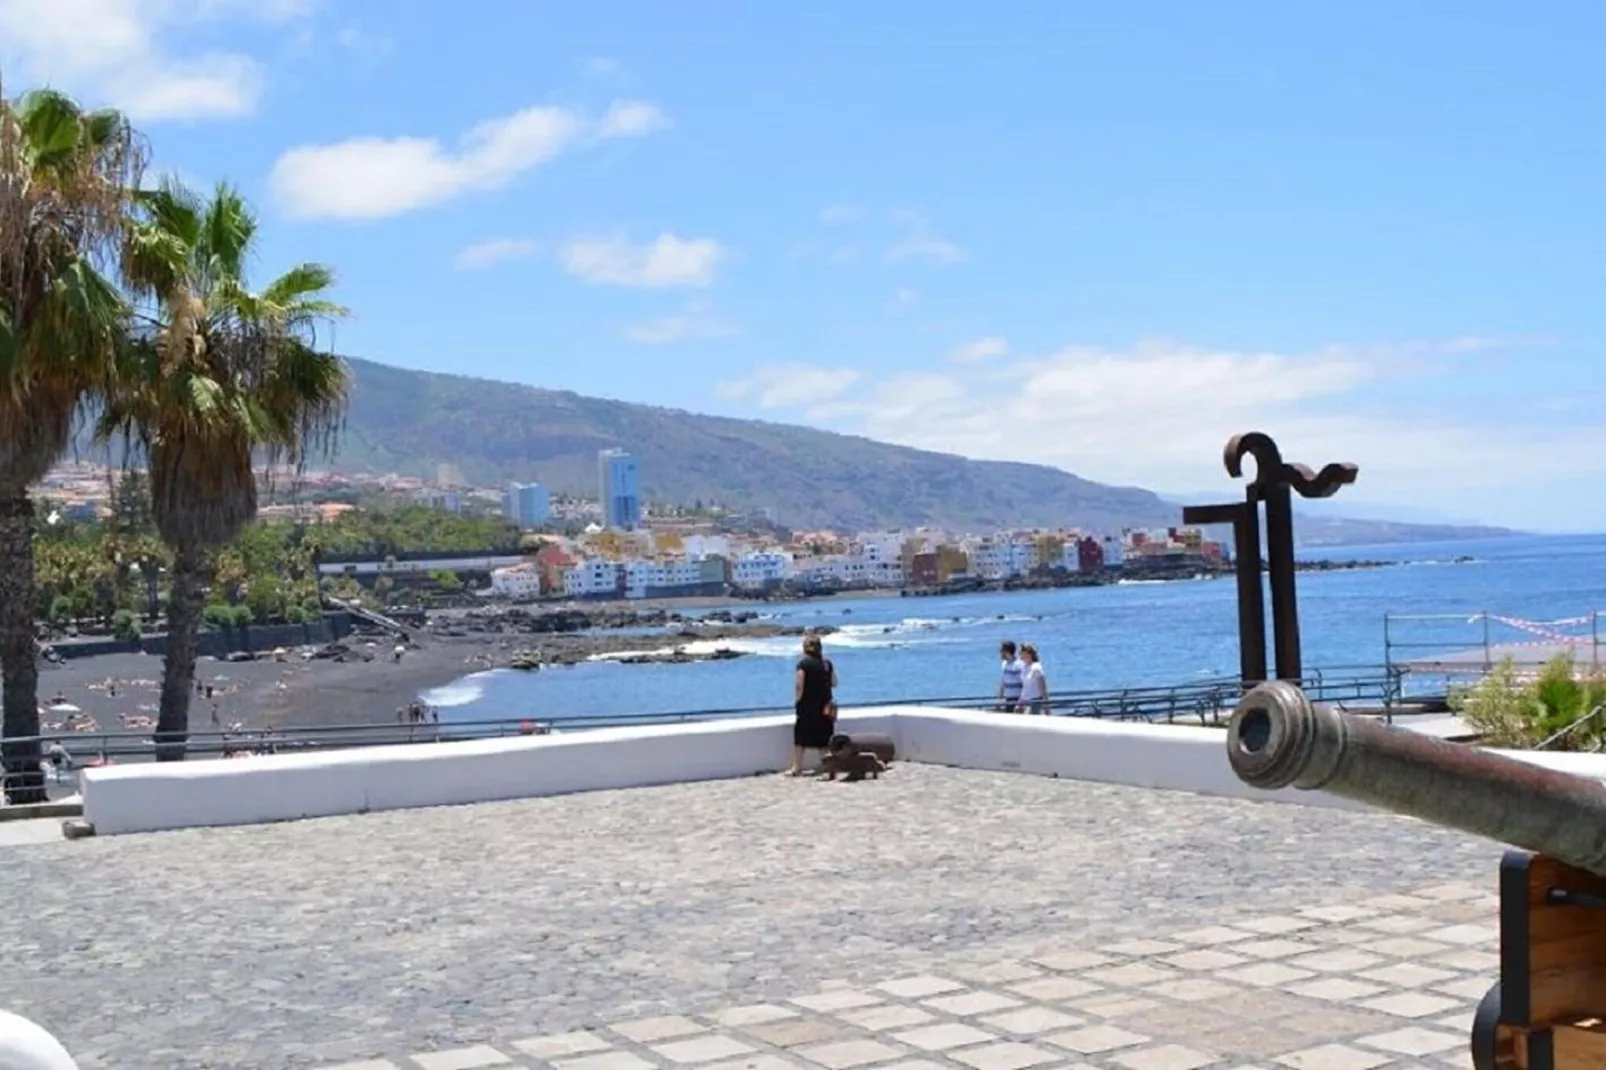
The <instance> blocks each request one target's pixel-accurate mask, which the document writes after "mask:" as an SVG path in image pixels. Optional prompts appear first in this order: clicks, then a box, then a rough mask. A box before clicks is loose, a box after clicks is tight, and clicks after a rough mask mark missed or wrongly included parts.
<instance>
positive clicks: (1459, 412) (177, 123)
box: [0, 0, 1606, 530]
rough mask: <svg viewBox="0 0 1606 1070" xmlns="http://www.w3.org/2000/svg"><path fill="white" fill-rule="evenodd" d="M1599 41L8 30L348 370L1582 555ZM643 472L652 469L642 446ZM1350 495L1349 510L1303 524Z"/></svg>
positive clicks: (10, 7) (190, 17) (26, 10)
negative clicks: (284, 276) (1492, 537)
mask: <svg viewBox="0 0 1606 1070" xmlns="http://www.w3.org/2000/svg"><path fill="white" fill-rule="evenodd" d="M1603 38H1606V8H1603V7H1601V6H1599V5H1593V4H1584V3H1571V4H1570V3H1559V2H1558V3H1550V4H1545V5H1518V4H1515V3H1508V4H1492V3H1477V2H1470V0H1469V2H1461V3H1455V4H1450V3H1439V2H1425V0H1424V2H1417V3H1410V4H1399V3H1370V2H1349V3H1301V4H1290V3H1219V4H1185V3H1151V4H1143V5H1128V4H1087V3H1069V2H1063V3H1048V2H1043V3H1037V2H1024V0H1023V2H1018V3H1012V4H976V3H957V2H934V0H923V2H920V3H914V2H905V0H878V2H876V3H868V4H867V3H846V2H836V0H831V2H820V3H815V4H809V5H797V4H778V3H777V4H772V3H763V2H759V0H753V2H749V3H737V2H734V0H727V2H721V3H715V2H710V0H682V2H677V3H674V4H665V3H661V2H649V0H643V2H636V3H613V2H606V0H597V2H594V3H590V4H556V3H547V2H541V0H459V2H457V3H453V4H450V5H447V4H439V3H428V2H425V0H391V2H381V0H368V2H364V3H357V2H355V0H0V64H4V66H3V68H0V70H3V73H4V74H5V77H6V79H7V84H6V89H7V91H8V92H12V91H14V90H15V89H17V88H19V87H20V86H21V85H23V84H30V83H37V82H40V81H49V82H51V83H53V84H56V85H58V86H59V87H61V88H64V89H68V90H70V91H72V92H74V93H77V94H79V95H81V96H83V97H85V98H86V99H88V100H91V101H95V102H110V103H114V104H117V105H119V106H122V107H124V108H126V109H128V110H129V111H130V112H131V113H133V114H134V115H135V116H136V117H138V119H139V120H140V123H141V125H142V126H143V128H144V129H145V130H146V131H147V132H148V134H149V137H150V139H151V142H152V146H153V150H154V153H155V156H156V159H157V162H158V164H159V166H161V167H163V168H167V169H172V170H176V171H177V172H178V173H179V174H180V175H181V176H183V177H185V178H186V179H188V180H190V181H192V182H197V183H210V182H212V181H214V180H216V179H218V178H222V177H227V178H229V179H231V180H234V181H236V182H238V183H239V184H240V185H241V186H243V188H244V189H245V190H246V192H247V193H248V195H249V196H250V197H251V198H252V199H253V201H254V202H255V203H256V204H257V205H258V206H259V208H260V210H261V213H262V216H263V220H264V229H265V241H264V246H263V263H262V265H261V268H262V272H263V274H264V276H265V275H266V274H267V273H268V272H270V271H273V270H276V269H279V268H282V267H283V266H287V265H288V264H289V263H291V262H293V261H295V260H303V259H316V260H324V261H327V262H329V263H331V264H333V265H335V266H336V267H337V268H338V269H339V271H340V275H341V287H340V297H341V298H342V300H344V301H345V302H346V303H347V304H349V305H350V306H351V307H352V308H353V310H354V311H355V313H356V315H355V318H354V319H353V320H352V321H351V322H349V323H347V324H344V325H342V326H341V328H340V330H339V334H338V347H339V348H340V349H341V350H342V351H343V352H348V353H351V354H354V355H360V356H364V357H369V358H372V359H375V360H381V361H385V362H389V363H394V364H400V365H405V366H409V367H416V368H428V369H435V370H441V371H452V372H462V373H468V374H474V375H482V376H486V377H493V378H500V379H512V380H518V381H521V382H526V383H532V384H536V385H540V386H550V387H558V388H565V389H573V390H577V391H581V392H584V393H589V394H600V395H604V396H609V397H619V398H625V399H628V400H633V401H644V402H651V403H655V404H662V405H668V406H673V407H679V408H686V409H694V410H699V411H708V412H718V413H725V414H729V415H736V416H750V417H758V418H763V419H772V420H781V421H786V422H798V423H808V424H813V425H816V426H820V427H826V428H830V429H833V430H841V431H848V432H852V433H861V434H867V435H871V436H873V437H876V438H883V439H887V440H891V441H897V442H904V443H908V444H911V445H916V446H921V447H927V448H932V449H942V450H949V451H953V452H958V453H963V454H966V455H969V456H975V457H986V458H1000V459H1011V460H1024V461H1035V462H1042V463H1047V464H1054V465H1058V466H1060V467H1063V468H1066V469H1068V470H1070V471H1074V472H1077V473H1078V474H1081V475H1084V476H1087V477H1089V478H1093V479H1099V480H1102V481H1106V482H1120V483H1133V484H1139V485H1143V486H1148V487H1152V488H1155V489H1158V490H1161V491H1174V492H1197V491H1202V490H1210V489H1212V488H1217V487H1219V488H1222V489H1224V490H1225V488H1226V487H1227V486H1228V480H1227V477H1226V475H1225V473H1224V472H1223V471H1222V469H1221V466H1220V460H1219V451H1220V447H1221V444H1222V442H1223V441H1224V440H1225V439H1226V438H1227V436H1229V435H1230V434H1232V433H1234V432H1238V431H1244V430H1253V429H1260V430H1265V431H1269V432H1271V433H1272V434H1274V435H1276V436H1277V437H1278V438H1279V439H1280V440H1281V441H1282V443H1283V445H1284V447H1285V450H1286V452H1287V453H1288V454H1289V455H1290V457H1291V458H1293V459H1297V460H1302V461H1306V462H1308V463H1311V464H1315V465H1319V464H1321V463H1323V462H1326V461H1330V460H1349V461H1354V462H1356V463H1357V464H1359V465H1360V468H1361V477H1360V481H1359V483H1358V484H1357V486H1356V487H1354V488H1352V489H1350V490H1346V491H1345V495H1346V496H1350V495H1353V497H1354V498H1355V499H1356V501H1357V502H1365V503H1368V505H1373V504H1382V505H1384V506H1387V507H1392V508H1396V509H1401V510H1412V511H1414V513H1413V515H1421V514H1422V513H1423V512H1424V511H1425V512H1426V513H1429V514H1442V515H1450V516H1456V517H1471V518H1477V519H1482V520H1486V521H1491V522H1499V523H1508V524H1512V525H1515V526H1520V527H1524V528H1527V529H1530V530H1532V529H1546V530H1606V492H1603V491H1606V367H1603V364H1602V360H1601V351H1602V343H1603V341H1606V313H1603V309H1606V302H1603V300H1602V295H1601V290H1602V288H1603V285H1606V225H1603V223H1606V211H1603V209H1602V207H1601V205H1602V195H1603V190H1606V179H1603V177H1602V176H1603V175H1606V132H1603V128H1602V124H1601V121H1600V116H1601V114H1602V111H1603V105H1606V75H1603V74H1602V73H1601V71H1600V65H1599V62H1598V44H1599V42H1600V41H1601V40H1602V39H1603ZM645 462H646V463H647V464H650V463H651V458H646V459H645ZM1335 504H1336V503H1335Z"/></svg>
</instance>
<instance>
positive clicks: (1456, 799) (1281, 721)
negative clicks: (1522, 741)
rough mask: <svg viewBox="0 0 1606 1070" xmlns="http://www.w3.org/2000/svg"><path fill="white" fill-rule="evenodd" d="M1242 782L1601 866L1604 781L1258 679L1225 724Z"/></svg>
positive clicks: (1604, 865)
mask: <svg viewBox="0 0 1606 1070" xmlns="http://www.w3.org/2000/svg"><path fill="white" fill-rule="evenodd" d="M1227 759H1228V761H1229V762H1231V764H1232V769H1233V772H1234V773H1236V774H1237V775H1238V778H1239V779H1240V780H1242V781H1243V782H1244V783H1246V784H1248V785H1250V786H1252V787H1256V788H1265V789H1267V790H1275V789H1278V788H1287V787H1294V788H1300V789H1303V790H1307V791H1325V792H1328V793H1329V794H1332V795H1339V796H1342V797H1344V798H1347V799H1353V800H1355V801H1357V802H1362V803H1366V804H1368V805H1371V806H1376V807H1379V808H1381V809H1384V810H1389V811H1391V812H1393V813H1396V814H1404V815H1406V816H1409V817H1416V818H1421V819H1422V820H1424V821H1428V822H1431V823H1433V824H1435V825H1442V826H1444V827H1445V828H1451V829H1457V830H1459V831H1462V832H1470V833H1473V834H1475V835H1478V836H1487V837H1488V838H1490V839H1492V840H1497V841H1499V842H1501V843H1507V844H1510V845H1512V846H1514V847H1521V848H1524V849H1526V850H1529V851H1534V852H1536V853H1539V854H1544V855H1549V856H1550V857H1551V858H1554V859H1557V860H1558V861H1561V862H1565V863H1567V864H1568V865H1571V866H1575V867H1577V868H1578V869H1583V870H1587V871H1589V872H1591V873H1596V874H1601V875H1606V785H1603V784H1602V783H1601V782H1600V781H1597V780H1591V779H1588V778H1585V777H1579V776H1573V775H1570V774H1568V773H1559V772H1556V771H1554V770H1551V769H1545V768H1543V767H1542V766H1538V765H1534V764H1532V763H1530V762H1525V761H1519V760H1518V759H1516V758H1511V757H1507V756H1506V755H1503V754H1499V753H1496V752H1494V751H1489V750H1485V749H1483V748H1480V747H1474V746H1469V745H1467V744H1462V743H1450V742H1448V741H1446V740H1442V739H1435V738H1433V737H1432V736H1427V735H1423V734H1422V733H1419V732H1411V731H1408V730H1406V729H1403V728H1394V727H1391V726H1389V725H1385V724H1383V723H1381V722H1380V721H1376V720H1374V719H1372V718H1369V717H1358V716H1354V715H1351V714H1343V713H1340V712H1338V711H1337V710H1334V709H1332V708H1331V707H1328V706H1318V705H1313V704H1312V703H1311V701H1310V700H1309V699H1308V698H1307V697H1306V696H1305V693H1304V692H1303V691H1301V690H1300V689H1299V688H1298V687H1296V686H1294V685H1293V684H1291V683H1288V682H1286V681H1282V680H1273V681H1270V682H1268V683H1264V684H1260V685H1259V686H1257V687H1255V688H1254V689H1253V690H1251V691H1250V692H1249V693H1247V694H1246V695H1244V697H1243V698H1242V699H1241V700H1240V701H1239V703H1238V707H1237V709H1235V710H1234V711H1233V715H1232V720H1231V722H1230V723H1229V724H1228V725H1227Z"/></svg>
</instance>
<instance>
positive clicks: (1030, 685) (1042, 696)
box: [1020, 643, 1048, 713]
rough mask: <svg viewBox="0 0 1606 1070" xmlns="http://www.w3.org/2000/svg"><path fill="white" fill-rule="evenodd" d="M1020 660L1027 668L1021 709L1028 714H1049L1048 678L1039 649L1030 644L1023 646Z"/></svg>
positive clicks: (1023, 675)
mask: <svg viewBox="0 0 1606 1070" xmlns="http://www.w3.org/2000/svg"><path fill="white" fill-rule="evenodd" d="M1020 659H1021V663H1022V664H1023V665H1024V666H1025V670H1024V671H1023V672H1022V673H1021V681H1020V701H1021V708H1022V709H1024V710H1025V712H1027V713H1047V712H1048V677H1047V676H1045V675H1044V674H1043V663H1042V661H1040V660H1039V659H1038V657H1037V648H1036V647H1035V646H1033V645H1032V644H1030V643H1027V644H1026V645H1024V646H1022V647H1021V648H1020Z"/></svg>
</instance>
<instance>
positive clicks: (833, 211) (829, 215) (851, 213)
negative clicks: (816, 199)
mask: <svg viewBox="0 0 1606 1070" xmlns="http://www.w3.org/2000/svg"><path fill="white" fill-rule="evenodd" d="M819 214H820V222H822V223H830V224H833V225H835V224H840V223H853V222H857V221H858V220H860V219H863V218H864V209H863V208H860V207H859V206H858V205H856V204H828V205H826V206H825V207H824V208H821V209H820V213H819Z"/></svg>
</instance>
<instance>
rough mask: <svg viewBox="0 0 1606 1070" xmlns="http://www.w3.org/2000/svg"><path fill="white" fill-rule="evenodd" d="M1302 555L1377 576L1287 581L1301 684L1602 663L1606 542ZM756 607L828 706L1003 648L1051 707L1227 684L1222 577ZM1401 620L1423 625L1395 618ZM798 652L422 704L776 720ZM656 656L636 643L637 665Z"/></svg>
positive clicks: (891, 689) (1233, 639) (464, 685)
mask: <svg viewBox="0 0 1606 1070" xmlns="http://www.w3.org/2000/svg"><path fill="white" fill-rule="evenodd" d="M1304 556H1307V557H1311V558H1325V559H1328V560H1357V561H1388V562H1393V564H1391V565H1389V566H1387V567H1384V568H1376V569H1355V570H1347V571H1332V572H1304V573H1301V574H1300V576H1299V610H1300V624H1301V633H1302V637H1303V646H1304V660H1305V667H1306V669H1307V671H1309V670H1311V669H1313V668H1319V669H1338V668H1347V667H1362V666H1376V667H1379V668H1380V667H1381V666H1382V665H1383V664H1384V662H1385V658H1386V656H1388V655H1390V654H1391V655H1392V658H1393V660H1395V661H1399V660H1404V659H1409V658H1412V657H1430V656H1433V655H1434V654H1437V653H1444V652H1449V651H1452V650H1457V649H1471V648H1475V647H1479V646H1481V645H1482V644H1483V643H1484V641H1485V637H1486V629H1487V638H1488V640H1489V641H1490V642H1492V643H1496V644H1500V643H1513V642H1538V641H1542V640H1545V639H1547V638H1550V637H1553V636H1556V635H1573V636H1578V635H1583V636H1588V635H1590V634H1591V632H1592V630H1593V629H1596V628H1597V627H1598V629H1599V632H1600V640H1601V644H1602V646H1601V649H1600V653H1601V655H1602V657H1603V658H1606V536H1602V535H1590V536H1523V537H1515V538H1509V539H1479V540H1475V541H1464V542H1441V543H1416V544H1410V545H1398V546H1356V547H1344V548H1342V549H1321V550H1312V551H1308V552H1307V553H1306V554H1305V555H1304ZM755 608H758V609H759V610H760V611H761V612H763V613H765V614H766V616H767V619H772V620H774V621H775V622H776V623H780V624H789V625H799V626H806V625H831V626H835V627H836V628H838V629H839V631H837V632H836V633H835V634H832V635H829V636H826V638H825V651H826V656H827V657H829V658H831V659H832V660H833V661H834V662H835V663H836V667H837V674H838V677H839V678H840V684H839V687H838V700H839V701H840V702H841V703H842V704H843V705H844V706H853V705H861V704H867V703H881V702H892V701H897V700H907V699H941V698H966V697H970V698H979V697H983V696H987V695H991V694H992V693H993V692H994V690H995V688H996V686H997V672H998V661H997V649H998V644H999V642H1000V641H1001V640H1003V639H1013V640H1015V641H1016V642H1017V643H1020V642H1030V643H1034V644H1036V646H1037V648H1038V650H1039V652H1040V654H1041V656H1042V659H1043V664H1044V668H1045V670H1046V672H1047V675H1048V678H1049V684H1050V688H1051V691H1052V692H1054V693H1064V692H1067V691H1081V690H1095V689H1104V688H1120V687H1137V686H1146V685H1154V686H1163V685H1170V684H1182V683H1187V682H1188V681H1190V680H1199V679H1206V678H1211V677H1226V676H1232V675H1235V674H1236V673H1237V671H1238V641H1237V609H1236V600H1235V597H1234V587H1233V581H1232V580H1231V578H1220V579H1208V580H1180V581H1172V582H1126V583H1121V584H1118V585H1115V586H1108V587H1093V588H1073V589H1064V590H1054V591H1020V592H1005V593H997V594H976V595H956V596H952V597H940V598H900V597H897V596H895V595H894V596H891V597H886V596H881V597H872V598H832V599H824V600H820V601H813V602H793V603H784V604H757V605H756V607H755ZM1269 612H1270V611H1269V604H1268V616H1269ZM1483 613H1488V614H1490V615H1491V616H1492V617H1498V618H1500V619H1497V620H1490V621H1489V622H1488V623H1487V625H1486V623H1485V621H1484V620H1483V619H1481V618H1479V617H1478V616H1477V615H1479V614H1483ZM1597 613H1598V614H1600V618H1599V620H1598V622H1597V621H1596V619H1595V616H1594V615H1595V614H1597ZM1386 614H1387V615H1395V619H1393V620H1392V621H1391V623H1390V626H1389V629H1388V630H1389V633H1390V637H1391V643H1392V644H1412V645H1411V646H1409V647H1407V648H1404V649H1400V648H1398V647H1397V646H1396V647H1393V648H1392V649H1391V650H1390V651H1388V652H1387V653H1386V651H1385V641H1384V617H1385V615H1386ZM1411 616H1431V617H1433V618H1435V619H1431V620H1421V619H1418V620H1411V619H1404V618H1408V617H1411ZM798 644H799V640H798V639H797V638H793V637H784V638H776V639H755V640H749V641H741V640H730V641H718V642H717V643H715V644H710V645H720V646H730V647H733V648H735V649H738V650H742V651H746V652H748V653H749V654H751V655H752V656H750V657H743V658H738V659H734V660H728V661H715V662H700V663H692V664H681V665H651V664H646V665H641V664H638V665H619V664H614V663H612V662H611V661H595V662H590V663H585V664H581V665H575V666H572V667H568V668H555V669H548V670H545V671H542V672H538V673H524V672H519V671H516V670H497V671H493V672H484V673H476V674H474V675H472V676H468V677H465V678H463V679H462V680H459V681H457V682H455V683H453V684H450V685H447V686H446V687H439V688H434V689H432V690H430V691H426V692H424V694H423V695H422V696H421V697H422V698H423V699H424V701H426V702H429V703H431V704H432V705H435V706H437V707H439V708H440V711H441V719H442V721H444V722H447V723H451V722H454V721H455V722H462V721H468V720H500V719H523V718H530V719H536V720H543V721H554V722H561V721H562V720H563V719H564V718H565V717H574V716H598V715H605V714H629V713H638V714H640V713H673V712H681V711H695V710H710V709H719V710H745V709H764V708H780V707H785V706H788V705H789V704H790V702H791V688H792V676H791V670H792V664H793V662H794V661H795V660H796V658H797V656H798ZM671 645H675V641H673V640H669V639H667V638H666V639H664V640H663V641H659V640H658V639H657V638H655V637H653V636H650V635H644V636H643V642H642V649H643V650H652V649H662V648H664V647H667V646H671ZM697 648H698V647H697V645H696V644H692V649H694V650H695V649H697ZM1589 649H1590V648H1588V647H1586V648H1584V652H1583V654H1582V656H1584V657H1587V656H1588V651H1589Z"/></svg>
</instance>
